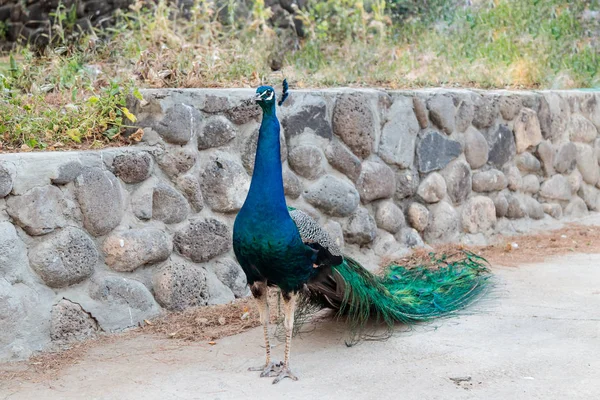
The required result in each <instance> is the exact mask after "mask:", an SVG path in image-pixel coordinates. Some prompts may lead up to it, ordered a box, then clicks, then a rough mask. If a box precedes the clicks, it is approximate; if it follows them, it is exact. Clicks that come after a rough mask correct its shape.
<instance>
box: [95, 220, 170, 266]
mask: <svg viewBox="0 0 600 400" xmlns="http://www.w3.org/2000/svg"><path fill="white" fill-rule="evenodd" d="M102 250H103V251H104V255H105V257H104V261H105V262H106V264H107V265H108V266H109V267H111V268H112V269H114V270H115V271H120V272H131V271H133V270H135V269H137V268H139V267H141V266H142V265H148V264H155V263H157V262H160V261H164V260H166V259H167V258H168V257H169V255H171V252H172V251H173V242H172V240H171V238H170V237H169V235H168V234H167V233H166V232H165V231H163V230H160V229H154V228H142V229H131V230H129V231H125V232H113V233H112V234H111V235H109V236H108V237H107V238H106V239H105V240H104V243H103V245H102Z"/></svg>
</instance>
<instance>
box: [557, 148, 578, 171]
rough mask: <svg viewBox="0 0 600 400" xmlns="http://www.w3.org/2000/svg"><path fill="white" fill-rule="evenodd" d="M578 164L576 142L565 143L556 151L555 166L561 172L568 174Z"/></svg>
mask: <svg viewBox="0 0 600 400" xmlns="http://www.w3.org/2000/svg"><path fill="white" fill-rule="evenodd" d="M576 165H577V146H575V144H574V143H570V142H569V143H563V144H562V145H561V146H560V147H559V149H558V152H557V153H556V158H555V161H554V168H555V169H556V171H557V172H560V173H561V174H568V173H570V172H571V171H573V169H575V166H576Z"/></svg>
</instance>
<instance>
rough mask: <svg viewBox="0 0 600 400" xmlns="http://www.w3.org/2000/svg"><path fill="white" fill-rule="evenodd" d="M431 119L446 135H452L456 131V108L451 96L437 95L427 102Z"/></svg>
mask: <svg viewBox="0 0 600 400" xmlns="http://www.w3.org/2000/svg"><path fill="white" fill-rule="evenodd" d="M427 108H428V109H429V118H430V119H431V122H433V123H434V124H435V125H436V126H437V127H438V128H440V129H441V130H442V131H443V132H444V133H445V134H447V135H450V134H451V133H452V132H454V129H455V114H456V108H455V107H454V102H453V101H452V98H451V97H450V96H447V95H444V94H441V93H437V94H434V95H433V96H432V97H431V98H430V99H429V100H428V101H427Z"/></svg>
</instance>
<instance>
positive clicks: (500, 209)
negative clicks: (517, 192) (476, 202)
mask: <svg viewBox="0 0 600 400" xmlns="http://www.w3.org/2000/svg"><path fill="white" fill-rule="evenodd" d="M494 207H495V208H496V217H498V218H502V217H505V216H506V213H507V212H508V199H507V198H506V195H505V194H504V193H498V195H497V196H495V197H494Z"/></svg>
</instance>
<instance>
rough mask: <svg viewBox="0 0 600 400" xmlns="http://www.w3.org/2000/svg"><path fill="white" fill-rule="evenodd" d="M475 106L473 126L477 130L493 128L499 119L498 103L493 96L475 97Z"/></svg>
mask: <svg viewBox="0 0 600 400" xmlns="http://www.w3.org/2000/svg"><path fill="white" fill-rule="evenodd" d="M473 106H474V109H473V111H474V112H473V126H475V127H476V128H477V129H484V128H487V127H489V126H491V125H492V124H493V123H494V121H496V118H498V102H497V101H496V99H495V98H494V97H493V95H483V96H481V95H475V96H474V104H473Z"/></svg>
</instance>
